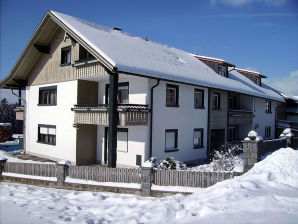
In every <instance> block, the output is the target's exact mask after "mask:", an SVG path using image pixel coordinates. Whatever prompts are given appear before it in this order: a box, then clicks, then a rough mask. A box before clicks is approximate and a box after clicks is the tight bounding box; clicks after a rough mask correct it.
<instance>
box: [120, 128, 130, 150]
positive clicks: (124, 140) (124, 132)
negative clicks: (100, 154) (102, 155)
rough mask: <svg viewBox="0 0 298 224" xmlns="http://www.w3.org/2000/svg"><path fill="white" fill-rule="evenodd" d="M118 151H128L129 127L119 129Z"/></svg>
mask: <svg viewBox="0 0 298 224" xmlns="http://www.w3.org/2000/svg"><path fill="white" fill-rule="evenodd" d="M117 151H121V152H128V128H118V129H117Z"/></svg>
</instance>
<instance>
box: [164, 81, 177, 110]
mask: <svg viewBox="0 0 298 224" xmlns="http://www.w3.org/2000/svg"><path fill="white" fill-rule="evenodd" d="M178 101H179V86H177V85H172V84H167V90H166V106H167V107H178V106H179V105H178Z"/></svg>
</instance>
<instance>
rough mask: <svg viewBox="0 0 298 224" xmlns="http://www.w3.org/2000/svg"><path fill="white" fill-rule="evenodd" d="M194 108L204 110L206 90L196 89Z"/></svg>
mask: <svg viewBox="0 0 298 224" xmlns="http://www.w3.org/2000/svg"><path fill="white" fill-rule="evenodd" d="M194 106H195V108H196V109H200V108H204V90H201V89H195V92H194Z"/></svg>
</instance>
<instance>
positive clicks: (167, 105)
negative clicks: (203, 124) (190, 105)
mask: <svg viewBox="0 0 298 224" xmlns="http://www.w3.org/2000/svg"><path fill="white" fill-rule="evenodd" d="M166 107H179V105H168V104H166Z"/></svg>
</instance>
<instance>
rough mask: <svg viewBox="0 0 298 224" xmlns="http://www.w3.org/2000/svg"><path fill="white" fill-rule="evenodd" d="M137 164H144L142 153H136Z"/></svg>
mask: <svg viewBox="0 0 298 224" xmlns="http://www.w3.org/2000/svg"><path fill="white" fill-rule="evenodd" d="M136 165H137V166H141V165H142V155H136Z"/></svg>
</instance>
